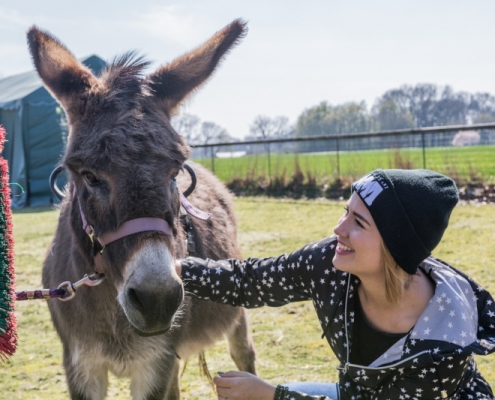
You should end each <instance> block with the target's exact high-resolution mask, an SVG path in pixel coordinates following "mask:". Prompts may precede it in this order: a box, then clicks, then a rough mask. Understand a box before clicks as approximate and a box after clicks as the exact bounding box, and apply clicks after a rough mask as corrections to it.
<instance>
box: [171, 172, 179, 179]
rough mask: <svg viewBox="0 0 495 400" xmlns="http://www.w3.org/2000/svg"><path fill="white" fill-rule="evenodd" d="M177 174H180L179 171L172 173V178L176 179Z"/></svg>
mask: <svg viewBox="0 0 495 400" xmlns="http://www.w3.org/2000/svg"><path fill="white" fill-rule="evenodd" d="M177 175H179V171H177V172H176V173H175V174H173V175H172V180H173V181H175V180H176V179H177Z"/></svg>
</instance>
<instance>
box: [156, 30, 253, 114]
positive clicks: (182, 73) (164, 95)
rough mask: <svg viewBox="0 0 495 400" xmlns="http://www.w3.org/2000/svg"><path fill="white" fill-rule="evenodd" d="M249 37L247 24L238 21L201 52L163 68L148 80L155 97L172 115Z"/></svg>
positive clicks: (200, 48) (207, 44)
mask: <svg viewBox="0 0 495 400" xmlns="http://www.w3.org/2000/svg"><path fill="white" fill-rule="evenodd" d="M246 33H247V27H246V22H244V21H241V20H235V21H234V22H232V23H231V24H230V25H227V26H226V27H225V28H223V29H222V30H221V31H219V32H217V33H216V34H215V35H213V37H212V38H211V39H210V40H208V41H207V42H206V43H204V44H203V45H202V46H200V47H198V48H197V49H195V50H193V51H191V52H189V53H186V54H184V55H183V56H182V57H179V58H177V59H175V60H174V61H172V62H171V63H169V64H167V65H165V66H164V67H161V68H160V69H158V71H156V72H155V73H154V74H152V75H150V76H149V77H148V79H149V82H150V87H151V89H152V90H153V92H154V95H155V96H156V97H157V98H158V99H160V100H161V101H163V102H164V105H165V107H166V109H167V111H172V110H173V109H174V108H175V107H176V106H177V105H179V103H180V102H181V101H182V100H184V99H185V98H186V97H187V95H189V94H190V93H191V92H192V91H193V90H194V89H197V88H198V87H199V86H201V84H203V83H204V82H205V81H206V80H207V79H208V77H209V76H210V75H211V74H212V73H213V71H214V70H215V68H216V66H217V65H218V63H219V62H220V61H221V59H222V57H223V56H224V55H225V53H227V51H229V50H230V49H231V48H232V47H234V46H235V45H236V44H237V43H238V42H239V41H240V40H241V39H242V38H243V37H244V36H245V35H246Z"/></svg>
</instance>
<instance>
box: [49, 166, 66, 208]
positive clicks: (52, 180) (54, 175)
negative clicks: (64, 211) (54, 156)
mask: <svg viewBox="0 0 495 400" xmlns="http://www.w3.org/2000/svg"><path fill="white" fill-rule="evenodd" d="M63 170H64V167H63V166H62V165H59V166H58V167H57V168H55V169H54V170H53V171H52V173H51V174H50V178H49V182H50V189H51V190H52V193H53V194H54V195H55V196H56V197H57V199H59V200H60V201H62V200H63V199H65V193H64V192H63V191H62V190H61V189H60V188H59V187H58V185H57V178H58V176H59V174H60V173H61V172H62V171H63Z"/></svg>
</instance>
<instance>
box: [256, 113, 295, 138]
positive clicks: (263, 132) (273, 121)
mask: <svg viewBox="0 0 495 400" xmlns="http://www.w3.org/2000/svg"><path fill="white" fill-rule="evenodd" d="M250 131H251V133H252V135H253V136H254V137H255V138H261V139H268V138H271V137H289V136H290V135H291V134H292V132H293V131H294V128H293V127H292V126H291V125H290V124H289V118H287V117H284V116H279V117H275V118H270V117H267V116H265V115H258V116H257V117H256V118H255V119H254V121H253V123H252V124H251V127H250Z"/></svg>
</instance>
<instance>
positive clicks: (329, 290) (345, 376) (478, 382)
mask: <svg viewBox="0 0 495 400" xmlns="http://www.w3.org/2000/svg"><path fill="white" fill-rule="evenodd" d="M336 245H337V239H336V237H335V236H332V237H329V238H326V239H323V240H321V241H319V242H315V243H312V244H309V245H307V246H305V247H303V248H302V249H300V250H297V251H295V252H293V253H291V254H288V255H287V254H284V255H282V256H280V257H276V258H264V259H254V258H250V259H247V260H245V261H243V262H241V261H238V260H222V261H212V260H201V259H198V258H191V257H190V258H186V259H184V260H182V262H181V264H182V268H183V270H182V279H183V281H184V284H185V286H186V289H187V291H188V292H191V293H192V294H193V295H195V296H197V297H199V298H203V299H209V300H212V301H216V302H220V303H226V304H231V305H234V306H244V307H247V308H255V307H262V306H272V307H278V306H282V305H284V304H287V303H289V302H294V301H301V300H312V301H313V304H314V307H315V309H316V312H317V314H318V318H319V321H320V324H321V326H322V328H323V331H324V335H325V336H326V339H327V340H328V343H329V344H330V346H331V347H332V349H333V351H334V353H335V355H336V356H337V358H338V359H339V361H340V365H339V366H338V367H337V369H338V370H339V387H340V398H341V399H350V400H357V399H380V400H381V399H394V400H395V399H411V400H415V399H418V400H423V399H444V398H451V399H462V400H464V399H466V400H467V399H494V398H495V397H494V396H493V393H492V390H491V388H490V386H489V385H488V383H487V382H486V381H485V380H484V378H483V377H482V376H481V374H480V373H479V371H478V370H477V368H476V363H475V361H474V359H473V355H475V354H482V355H485V354H488V353H492V352H493V351H495V304H494V301H493V298H492V297H491V295H490V294H489V293H488V292H486V291H485V290H484V289H483V288H481V287H480V286H479V285H478V284H476V283H475V282H474V281H473V280H472V279H470V278H469V277H468V276H466V275H465V274H463V273H462V272H460V271H457V270H456V269H454V268H453V267H451V266H449V265H448V264H445V263H444V262H442V261H440V260H437V259H434V258H432V257H429V258H427V259H426V260H425V261H424V262H423V263H422V264H421V266H420V268H422V269H423V271H425V272H426V273H427V274H428V275H429V276H430V277H431V278H432V279H433V281H434V282H435V284H436V289H435V294H434V296H433V298H432V299H431V300H430V302H429V304H428V306H427V307H426V309H425V310H424V311H423V313H422V314H421V316H420V318H419V320H418V321H417V323H416V325H415V326H414V327H413V329H412V330H411V331H410V332H409V333H408V334H407V335H406V336H405V337H403V338H401V339H400V340H399V341H398V342H396V343H395V344H394V345H393V346H392V347H390V348H389V349H388V350H387V351H386V352H385V353H383V354H382V355H381V356H380V357H379V358H377V359H376V360H375V361H373V362H372V363H371V364H370V365H354V364H351V363H350V362H349V354H350V349H351V343H352V335H353V323H354V309H353V304H354V302H353V301H350V300H351V299H352V297H353V296H355V295H356V293H357V291H356V290H357V287H358V286H359V284H360V281H359V279H358V278H357V277H356V276H354V275H351V274H348V273H346V272H342V271H340V270H338V269H336V268H335V267H334V266H333V264H332V259H333V256H334V253H335V247H336ZM287 398H288V399H291V400H302V399H307V400H309V399H319V400H328V399H327V398H326V397H325V396H309V395H306V394H303V393H299V392H289V397H287Z"/></svg>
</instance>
